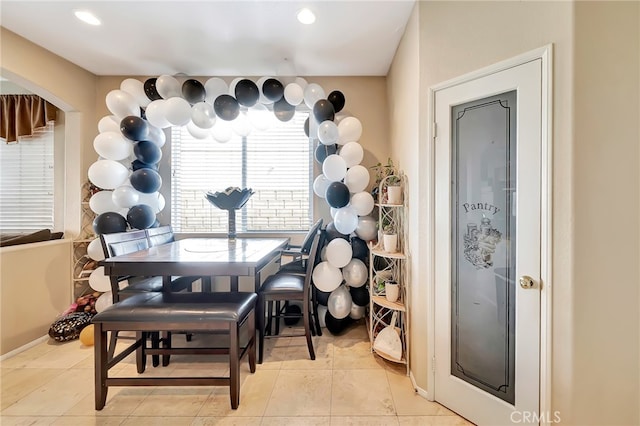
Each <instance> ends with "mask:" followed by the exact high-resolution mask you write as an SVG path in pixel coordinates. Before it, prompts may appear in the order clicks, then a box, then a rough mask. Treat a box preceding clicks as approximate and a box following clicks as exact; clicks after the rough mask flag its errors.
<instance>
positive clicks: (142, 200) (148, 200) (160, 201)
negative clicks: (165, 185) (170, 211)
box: [138, 192, 165, 214]
mask: <svg viewBox="0 0 640 426" xmlns="http://www.w3.org/2000/svg"><path fill="white" fill-rule="evenodd" d="M138 194H139V197H138V204H146V205H147V206H149V207H151V208H152V209H153V212H154V213H156V214H158V213H160V212H161V211H162V210H163V209H164V205H165V200H164V197H163V196H162V194H160V193H159V192H152V193H151V194H145V193H142V192H138Z"/></svg>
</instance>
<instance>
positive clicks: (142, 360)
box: [136, 331, 148, 374]
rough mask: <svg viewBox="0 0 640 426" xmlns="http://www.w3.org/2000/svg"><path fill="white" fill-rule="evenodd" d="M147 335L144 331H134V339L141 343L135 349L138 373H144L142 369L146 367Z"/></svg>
mask: <svg viewBox="0 0 640 426" xmlns="http://www.w3.org/2000/svg"><path fill="white" fill-rule="evenodd" d="M147 337H148V333H147V332H146V331H142V332H140V331H138V332H136V340H138V341H140V343H141V345H140V347H139V348H137V349H136V369H137V370H138V374H142V373H144V370H145V369H146V368H147V354H146V353H145V349H146V347H147Z"/></svg>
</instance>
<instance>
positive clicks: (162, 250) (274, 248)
mask: <svg viewBox="0 0 640 426" xmlns="http://www.w3.org/2000/svg"><path fill="white" fill-rule="evenodd" d="M288 243H289V239H288V238H236V239H233V240H231V239H228V238H187V239H183V240H177V241H174V242H170V243H167V244H161V245H158V246H154V247H151V248H148V249H145V250H140V251H137V252H134V253H130V254H125V255H120V256H114V257H110V258H107V259H104V260H103V261H102V264H103V265H104V268H105V274H106V275H111V276H123V275H125V276H126V275H132V276H162V277H163V288H164V290H165V291H170V282H171V277H172V276H202V277H212V278H213V277H217V276H228V277H230V284H231V291H238V277H240V276H253V277H254V281H255V291H256V292H257V291H258V289H259V288H260V284H261V279H260V273H261V272H262V270H263V269H264V268H265V267H266V266H267V265H269V264H270V263H272V262H273V261H275V260H277V259H279V257H280V253H281V251H282V250H283V249H284V248H285V247H286V246H287V245H288ZM208 282H209V283H210V280H208Z"/></svg>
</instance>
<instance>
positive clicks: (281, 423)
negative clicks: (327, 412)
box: [260, 416, 331, 426]
mask: <svg viewBox="0 0 640 426" xmlns="http://www.w3.org/2000/svg"><path fill="white" fill-rule="evenodd" d="M285 425H292V426H293V425H295V426H329V425H331V417H329V416H312V417H311V416H309V417H304V416H298V417H263V418H262V423H260V426H285Z"/></svg>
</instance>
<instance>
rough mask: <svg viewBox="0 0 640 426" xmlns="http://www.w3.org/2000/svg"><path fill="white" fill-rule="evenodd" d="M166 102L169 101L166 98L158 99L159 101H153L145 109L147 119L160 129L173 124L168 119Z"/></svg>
mask: <svg viewBox="0 0 640 426" xmlns="http://www.w3.org/2000/svg"><path fill="white" fill-rule="evenodd" d="M166 102H167V101H165V100H164V99H158V100H157V101H153V102H151V103H150V104H149V105H148V106H147V109H146V110H145V115H146V117H147V121H148V122H149V123H150V124H151V125H153V126H155V127H158V128H160V129H164V128H165V127H169V126H171V123H169V120H167V113H166V108H165V104H166Z"/></svg>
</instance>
